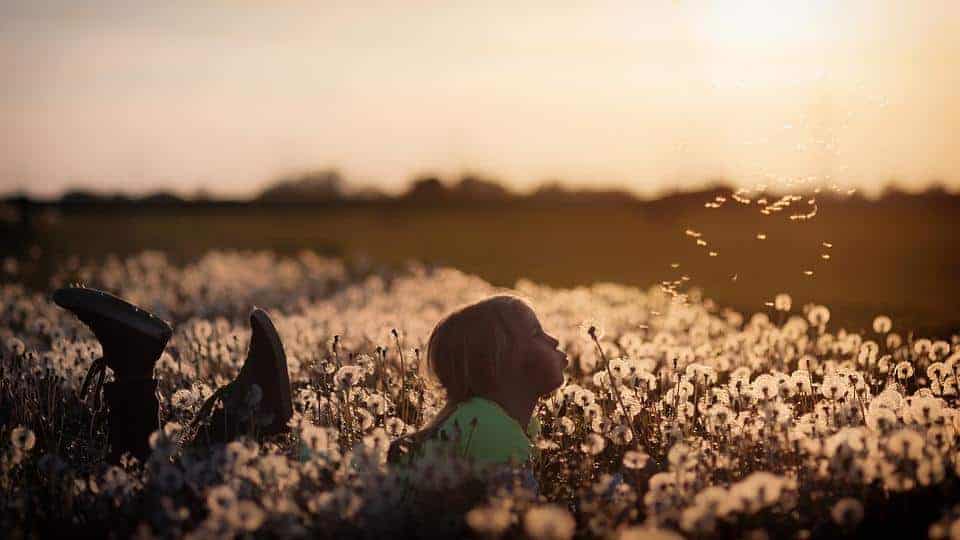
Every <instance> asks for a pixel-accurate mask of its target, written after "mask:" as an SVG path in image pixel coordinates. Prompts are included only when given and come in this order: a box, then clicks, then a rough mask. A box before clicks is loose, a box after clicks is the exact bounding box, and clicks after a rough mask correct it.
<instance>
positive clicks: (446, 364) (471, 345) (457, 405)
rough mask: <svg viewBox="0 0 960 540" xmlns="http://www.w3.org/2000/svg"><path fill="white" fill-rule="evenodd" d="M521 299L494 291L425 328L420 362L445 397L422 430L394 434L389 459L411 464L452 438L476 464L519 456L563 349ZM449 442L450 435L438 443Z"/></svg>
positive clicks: (563, 361)
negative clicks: (426, 336)
mask: <svg viewBox="0 0 960 540" xmlns="http://www.w3.org/2000/svg"><path fill="white" fill-rule="evenodd" d="M558 345H559V342H558V341H557V340H556V339H555V338H553V337H552V336H550V335H549V334H547V333H546V332H545V331H544V330H543V328H542V327H541V326H540V321H539V320H537V315H536V314H535V313H534V311H533V309H532V308H531V307H530V306H529V305H528V304H527V303H526V302H524V301H523V300H522V299H520V298H518V297H515V296H509V295H499V296H493V297H490V298H487V299H486V300H482V301H480V302H477V303H474V304H471V305H468V306H466V307H463V308H461V309H458V310H456V311H454V312H453V313H450V314H449V315H447V316H446V317H444V318H443V319H442V320H441V321H440V322H439V323H437V325H436V327H434V329H433V332H432V333H431V334H430V341H429V344H428V347H427V362H428V364H429V366H430V370H431V371H432V372H433V373H434V374H435V375H436V377H437V378H438V379H439V381H440V384H441V385H442V386H443V387H444V389H445V390H446V393H447V404H446V406H444V407H443V409H441V410H440V412H439V413H438V414H437V415H436V417H435V418H434V419H433V420H432V421H431V422H430V423H429V424H428V425H427V426H425V427H424V428H423V429H421V430H420V431H418V432H417V433H414V434H413V435H410V436H408V437H406V438H403V439H400V440H398V441H395V442H394V444H393V445H391V448H390V461H391V462H392V463H404V462H406V463H412V462H413V461H415V460H416V459H418V458H419V457H421V456H423V455H424V454H425V453H428V452H430V451H431V450H435V449H436V448H437V446H438V445H443V444H456V445H457V446H456V448H455V449H456V450H457V451H458V452H459V453H460V455H462V456H465V457H468V458H471V459H472V460H474V461H475V462H477V463H480V464H506V463H510V462H514V463H520V464H522V463H524V462H526V461H527V460H528V459H529V458H530V457H531V455H532V450H533V446H532V442H531V441H532V440H533V439H535V438H536V437H537V436H538V435H539V427H540V426H539V422H538V421H537V420H536V417H535V416H534V415H533V411H534V408H535V407H536V405H537V402H538V401H539V399H540V398H541V397H543V396H546V395H548V394H550V393H551V392H553V391H554V390H556V389H557V388H559V387H560V385H561V384H562V383H563V369H564V367H566V365H567V356H566V354H564V353H563V352H561V351H560V350H558V349H557V346H558ZM444 441H449V442H444Z"/></svg>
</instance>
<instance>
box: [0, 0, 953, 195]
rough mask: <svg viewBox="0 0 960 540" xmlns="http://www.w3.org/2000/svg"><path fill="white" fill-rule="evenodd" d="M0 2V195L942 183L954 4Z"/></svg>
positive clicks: (737, 0)
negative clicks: (300, 181)
mask: <svg viewBox="0 0 960 540" xmlns="http://www.w3.org/2000/svg"><path fill="white" fill-rule="evenodd" d="M142 4H147V2H130V1H129V0H89V1H84V2H77V1H76V0H13V1H4V2H2V3H0V70H2V73H3V81H4V82H3V84H2V86H0V118H2V122H0V192H7V191H12V190H26V191H29V192H30V193H33V194H37V195H52V194H56V193H58V192H60V191H62V190H63V189H66V188H71V187H77V186H84V187H91V188H96V189H101V190H108V191H113V190H121V191H127V192H144V191H150V190H156V189H169V190H173V191H177V192H179V193H182V194H185V195H189V194H191V193H193V192H195V191H196V190H197V189H199V188H204V189H206V190H208V191H210V192H212V193H214V194H220V195H228V196H243V195H248V194H252V193H254V192H256V191H257V190H258V189H260V188H262V187H263V186H264V185H265V184H266V183H267V182H268V181H269V180H270V179H271V178H275V177H277V176H278V175H282V174H285V173H293V172H297V171H301V170H307V169H319V168H327V167H336V168H338V169H340V170H341V172H342V173H343V174H344V176H345V177H346V178H348V179H349V180H351V181H352V182H354V183H355V184H357V185H361V186H377V187H379V188H381V189H384V190H386V191H388V192H396V191H398V190H400V189H402V188H403V187H405V186H406V184H407V183H408V181H409V180H410V179H411V178H412V177H413V176H415V175H417V174H422V173H434V174H439V175H442V176H447V177H449V176H453V175H457V174H459V173H460V172H462V171H466V170H469V171H475V172H479V173H483V174H487V175H490V176H492V177H495V178H498V179H500V180H502V181H504V182H505V183H508V184H509V185H511V186H512V187H514V188H516V189H518V190H525V189H529V188H532V187H533V186H535V185H537V184H539V183H541V182H543V181H544V180H548V179H559V180H563V181H565V182H567V183H569V184H571V185H579V186H588V185H598V186H614V185H618V186H625V187H628V188H630V189H633V190H635V191H637V192H639V193H641V194H655V193H658V192H661V191H663V190H665V189H675V188H693V187H697V186H699V185H702V184H704V183H705V182H706V181H708V180H710V179H715V178H720V177H723V178H727V179H729V180H730V181H732V182H734V183H736V184H738V185H744V186H753V185H756V184H758V183H767V184H780V185H787V184H792V183H798V182H810V183H824V182H825V183H831V182H837V183H838V184H840V185H843V186H856V187H859V188H862V189H864V190H865V191H868V192H871V191H872V192H876V191H878V190H879V189H880V188H881V186H883V185H884V184H886V183H887V182H888V181H889V180H890V179H893V178H896V179H899V180H900V181H901V182H902V185H904V186H907V187H910V188H912V189H919V188H922V187H924V186H926V185H928V184H929V183H930V182H931V181H935V180H937V181H940V182H942V183H944V184H946V185H947V186H948V187H949V188H950V189H951V190H957V189H958V188H960V138H958V136H957V134H958V133H960V90H958V89H960V38H957V37H956V36H958V35H960V2H958V1H957V0H896V1H895V0H800V1H792V2H791V1H772V0H712V1H708V0H632V1H623V2H600V1H588V2H562V1H560V2H558V1H549V2H547V1H539V0H538V1H527V2H516V1H501V0H486V1H483V2H432V1H417V0H405V1H397V2H377V3H372V2H307V1H300V0H218V1H213V0H210V1H201V0H165V1H164V2H154V3H153V6H152V7H144V5H142Z"/></svg>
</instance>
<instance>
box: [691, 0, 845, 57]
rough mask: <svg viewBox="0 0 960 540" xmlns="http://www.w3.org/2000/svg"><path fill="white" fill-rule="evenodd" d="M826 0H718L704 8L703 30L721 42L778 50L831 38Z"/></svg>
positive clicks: (768, 50) (737, 45)
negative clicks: (771, 0) (800, 0)
mask: <svg viewBox="0 0 960 540" xmlns="http://www.w3.org/2000/svg"><path fill="white" fill-rule="evenodd" d="M826 7H827V3H826V2H822V1H803V2H799V1H785V2H770V1H769V0H733V1H727V0H723V1H720V0H716V1H713V2H710V3H709V4H708V6H707V7H706V8H705V9H704V10H703V11H702V12H701V13H702V14H703V22H704V27H703V30H704V32H705V34H706V35H707V37H708V38H711V39H712V40H713V41H715V42H716V43H717V44H718V45H729V46H733V47H746V48H751V49H752V48H757V49H758V50H760V51H766V52H775V51H777V50H783V49H790V48H793V47H798V46H803V47H804V48H805V49H806V48H808V47H810V46H811V45H815V44H817V43H821V42H823V41H824V40H826V39H827V38H829V27H830V19H829V17H827V16H826V14H827V11H828V10H827V9H825V8H826Z"/></svg>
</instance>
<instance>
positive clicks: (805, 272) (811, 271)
mask: <svg viewBox="0 0 960 540" xmlns="http://www.w3.org/2000/svg"><path fill="white" fill-rule="evenodd" d="M803 273H804V275H807V276H812V275H813V270H804V271H803Z"/></svg>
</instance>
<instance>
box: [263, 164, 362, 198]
mask: <svg viewBox="0 0 960 540" xmlns="http://www.w3.org/2000/svg"><path fill="white" fill-rule="evenodd" d="M342 196H343V178H341V176H340V173H339V172H337V171H336V170H332V169H328V170H320V171H308V172H304V173H300V174H296V175H293V176H287V177H283V178H280V179H279V180H277V181H276V182H274V183H273V184H271V185H270V186H269V187H267V188H266V189H265V190H263V191H262V192H261V193H260V195H258V196H257V197H256V199H255V200H257V201H263V202H319V201H333V200H338V199H341V198H342Z"/></svg>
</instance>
